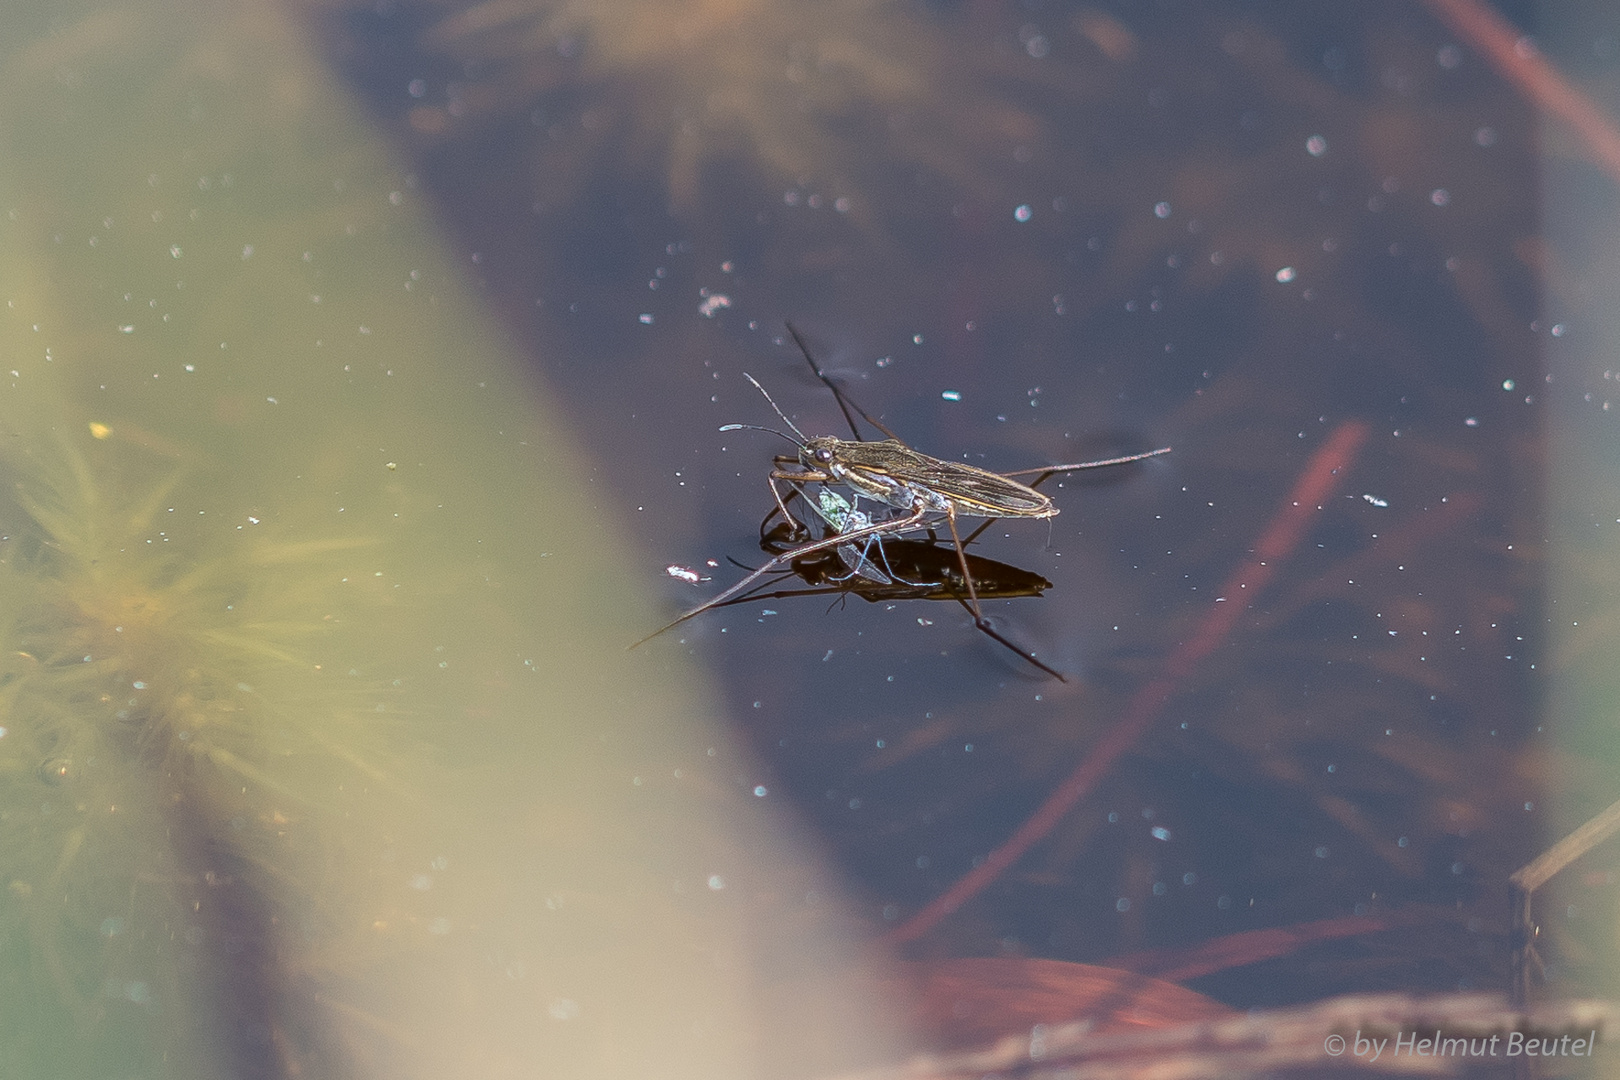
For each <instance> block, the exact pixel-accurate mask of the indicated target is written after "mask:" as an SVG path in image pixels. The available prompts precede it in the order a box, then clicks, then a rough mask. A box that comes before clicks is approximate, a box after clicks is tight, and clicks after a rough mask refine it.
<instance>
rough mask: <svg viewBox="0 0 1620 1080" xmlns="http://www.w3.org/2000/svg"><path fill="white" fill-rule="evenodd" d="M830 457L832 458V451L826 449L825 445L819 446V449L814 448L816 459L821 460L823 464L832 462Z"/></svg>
mask: <svg viewBox="0 0 1620 1080" xmlns="http://www.w3.org/2000/svg"><path fill="white" fill-rule="evenodd" d="M832 459H833V452H832V451H831V450H829V449H827V448H826V447H825V446H823V447H820V448H819V449H817V450H816V460H817V461H819V462H821V463H822V464H823V465H830V464H832Z"/></svg>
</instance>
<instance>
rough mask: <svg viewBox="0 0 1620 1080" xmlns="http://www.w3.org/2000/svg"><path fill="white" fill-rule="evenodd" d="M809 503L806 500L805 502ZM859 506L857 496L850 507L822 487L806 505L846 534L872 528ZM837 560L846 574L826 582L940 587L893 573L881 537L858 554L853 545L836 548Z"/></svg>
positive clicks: (874, 537) (869, 539) (869, 540)
mask: <svg viewBox="0 0 1620 1080" xmlns="http://www.w3.org/2000/svg"><path fill="white" fill-rule="evenodd" d="M808 501H809V500H808V499H807V500H806V502H808ZM859 503H860V497H859V496H857V497H856V499H855V501H854V503H851V502H850V500H848V499H846V498H844V497H843V496H842V495H840V494H839V493H838V492H836V491H834V490H833V489H832V488H829V487H824V488H822V489H821V490H820V491H818V492H816V501H815V502H813V503H809V505H810V507H811V509H813V510H815V512H816V513H817V514H819V515H820V516H821V520H823V521H825V522H826V523H827V524H828V525H829V526H831V527H832V529H833V530H834V531H835V532H839V533H845V534H848V533H852V532H854V531H855V530H857V529H864V528H866V527H868V526H869V525H871V524H872V515H870V514H868V513H867V512H866V511H865V510H860V509H857V507H858V505H859ZM790 520H791V519H790ZM792 527H793V528H794V529H798V528H802V526H800V525H799V524H798V523H797V522H793V526H792ZM874 548H876V549H877V558H876V559H874V558H873V557H872V551H873V549H874ZM838 558H839V561H840V562H841V563H843V565H844V567H845V568H846V569H847V570H848V573H845V574H843V575H841V576H832V577H829V578H828V580H829V581H848V580H850V579H851V578H855V577H860V578H862V579H863V580H866V581H870V582H872V583H873V584H874V585H892V584H895V583H896V582H898V583H899V584H901V585H909V586H912V587H913V588H932V587H937V586H938V585H939V584H940V583H939V582H937V581H927V582H925V581H907V580H906V579H905V578H903V577H901V576H900V575H899V574H897V573H895V571H894V567H892V566H890V565H889V557H888V553H887V552H885V551H884V548H883V537H882V536H879V535H876V534H874V535H872V536H868V537H867V538H866V541H865V543H863V544H862V545H861V546H860V549H859V550H857V549H856V547H855V545H854V544H853V543H848V544H839V545H838ZM879 562H882V564H883V565H882V566H881V567H880V566H878V563H879Z"/></svg>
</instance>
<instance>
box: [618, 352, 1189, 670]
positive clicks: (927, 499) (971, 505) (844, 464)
mask: <svg viewBox="0 0 1620 1080" xmlns="http://www.w3.org/2000/svg"><path fill="white" fill-rule="evenodd" d="M788 332H789V333H790V334H792V335H793V340H794V342H795V343H796V344H797V345H798V346H799V350H800V351H801V352H803V353H804V358H805V361H806V362H807V363H809V365H810V370H811V371H812V372H814V373H815V376H816V378H817V379H819V380H821V382H822V383H823V384H825V385H826V387H827V388H828V389H829V390H831V391H832V392H833V395H834V397H835V398H836V399H837V401H838V407H839V408H840V409H841V410H842V411H843V413H844V418H845V419H846V420H848V421H849V425H850V430H851V433H852V434H854V435H855V438H854V439H841V438H839V437H837V436H836V435H818V436H815V437H813V438H812V437H810V436H807V435H805V434H804V432H802V431H800V430H799V428H798V426H797V425H795V424H794V423H793V421H792V420H790V419H788V415H787V414H786V413H785V412H783V411H782V409H781V406H779V405H777V404H776V401H775V399H773V398H772V397H771V395H770V393H769V392H768V391H767V390H766V389H765V388H764V387H763V386H761V385H760V384H759V381H758V380H757V379H755V378H754V377H753V376H752V375H749V374H748V373H747V372H744V373H743V376H744V378H746V379H747V380H748V381H749V382H751V383H753V384H754V388H755V389H757V390H758V391H759V392H760V393H761V394H763V395H764V397H765V400H766V401H767V402H769V403H770V406H771V408H772V409H773V410H775V412H776V415H777V416H779V417H780V418H781V419H782V422H783V423H784V424H786V425H787V426H788V430H789V431H792V432H793V434H792V435H789V434H787V433H786V432H783V431H779V430H777V429H776V428H767V427H760V426H759V425H757V424H726V425H724V426H723V427H721V428H720V430H721V431H738V430H744V429H746V430H751V431H766V432H769V433H771V434H773V435H777V436H780V437H781V438H784V439H786V440H788V441H789V442H791V443H793V444H794V445H795V446H796V447H798V453H797V454H796V455H794V456H779V457H777V458H776V459H775V461H774V464H775V468H773V469H772V470H771V472H770V475H769V478H768V481H767V482H768V483H769V485H770V489H771V497H772V498H773V499H774V500H775V501H776V507H777V509H778V510H779V511H781V514H782V517H783V518H784V519H785V520H787V521H793V520H794V519H793V517H792V515H790V514H789V513H788V509H787V503H786V501H785V500H784V499H783V497H782V490H781V488H780V487H778V486H777V482H778V481H782V482H785V483H788V484H792V485H794V486H795V487H796V488H797V489H798V490H800V491H801V492H802V491H803V488H804V485H806V484H823V485H830V484H842V485H844V486H846V487H848V488H849V489H850V490H851V491H853V492H854V493H855V495H856V498H857V499H860V498H865V499H868V500H870V501H872V502H878V503H883V504H884V505H887V506H890V507H893V508H894V509H895V510H896V511H899V513H897V514H895V515H893V516H891V517H888V518H882V519H878V520H875V521H873V520H870V519H868V524H866V525H864V526H859V527H856V528H853V529H844V528H834V530H833V532H832V535H830V536H826V537H823V538H821V539H819V540H812V541H810V542H808V543H805V544H801V545H800V546H798V547H796V548H791V549H789V550H788V551H784V552H782V553H781V554H780V555H777V556H776V557H775V558H773V559H772V560H771V561H770V562H768V563H766V564H765V565H764V566H762V567H760V568H759V569H758V570H755V571H754V572H753V573H752V574H749V575H748V576H747V577H745V578H744V579H743V580H741V581H739V582H738V583H737V584H735V585H733V586H731V587H730V588H729V589H726V590H725V591H724V592H722V593H721V594H720V595H719V596H716V597H715V598H714V599H712V600H710V601H708V602H706V603H704V604H700V605H698V606H697V607H695V608H693V609H692V610H690V611H688V612H686V613H685V614H683V615H681V616H680V617H679V618H677V619H675V620H674V621H672V622H670V623H669V624H667V625H665V626H662V627H660V628H659V629H657V630H655V631H653V633H651V634H649V635H647V637H645V638H642V639H641V641H637V642H635V644H633V645H631V646H630V648H635V646H636V645H640V644H641V643H642V642H644V641H647V640H650V639H651V638H654V637H657V636H658V635H659V634H661V633H663V632H664V631H665V630H668V629H670V628H671V627H674V626H677V625H679V624H680V623H683V622H685V621H686V620H687V619H690V618H693V617H694V616H697V615H701V614H702V613H703V612H705V611H707V610H709V609H710V608H712V607H715V606H717V605H719V604H722V603H724V602H726V601H727V600H730V599H731V598H733V597H735V596H738V595H740V594H741V593H743V592H745V591H746V590H748V589H749V588H751V587H752V586H753V584H754V583H755V582H756V581H758V580H760V579H761V578H762V577H764V576H765V575H767V574H769V573H771V572H772V571H774V570H777V569H780V568H782V567H786V566H790V565H791V564H792V561H793V560H794V559H795V558H799V557H802V556H804V555H808V554H811V553H813V552H816V551H822V550H825V549H827V548H839V549H842V548H844V547H846V546H851V547H852V546H853V543H854V541H856V540H860V539H865V538H867V537H873V538H881V537H884V536H900V535H902V534H904V533H907V532H912V531H915V530H917V529H921V528H927V527H930V526H931V525H934V524H936V523H937V522H938V521H940V520H941V519H943V520H944V522H945V524H946V527H947V528H948V529H949V530H950V534H951V543H952V545H953V546H954V547H955V551H956V561H957V565H958V568H959V569H960V570H961V573H962V584H963V586H964V587H965V589H966V592H967V597H966V601H965V603H966V605H967V608H968V610H969V612H971V614H972V615H973V624H974V626H976V627H977V628H978V629H979V630H980V631H982V632H983V633H985V634H987V635H989V636H990V637H992V638H994V639H995V640H996V641H998V642H1000V643H1001V644H1003V645H1005V646H1006V647H1007V648H1009V649H1012V650H1013V651H1014V652H1016V653H1018V655H1020V656H1022V657H1023V658H1024V659H1025V660H1027V661H1028V662H1029V663H1031V664H1033V665H1034V666H1036V667H1038V668H1040V669H1041V670H1042V671H1044V672H1046V673H1047V674H1049V675H1051V676H1052V677H1053V678H1056V679H1058V680H1060V681H1066V680H1064V679H1063V676H1062V674H1060V673H1059V672H1058V671H1056V670H1055V669H1053V668H1052V667H1050V666H1048V665H1047V664H1045V663H1043V662H1042V661H1041V660H1040V659H1039V658H1037V657H1036V656H1035V654H1034V653H1031V652H1028V651H1027V650H1024V649H1021V648H1019V647H1018V646H1016V645H1014V644H1013V643H1012V642H1011V641H1009V640H1007V639H1006V638H1005V637H1003V636H1002V635H1001V634H1000V633H999V632H997V631H996V629H995V628H994V627H993V626H991V625H990V621H989V619H987V618H986V617H985V615H984V612H983V610H982V609H981V608H980V606H979V595H978V589H977V588H976V586H975V584H974V581H973V574H972V571H971V570H970V569H969V568H968V561H967V552H966V550H965V547H964V543H963V540H962V536H961V534H960V532H959V531H958V530H957V527H956V521H957V519H958V518H986V519H989V520H996V519H1000V518H1052V517H1055V516H1057V513H1058V507H1057V504H1055V503H1054V502H1053V501H1052V499H1051V497H1050V496H1047V495H1045V494H1043V493H1041V492H1039V491H1037V490H1035V485H1036V484H1040V483H1041V482H1042V481H1044V480H1045V479H1046V478H1047V477H1049V476H1053V475H1056V474H1057V473H1063V472H1076V471H1078V470H1081V469H1099V468H1103V467H1106V466H1109V465H1124V464H1126V463H1128V462H1132V461H1141V460H1142V459H1144V458H1150V457H1156V456H1157V455H1159V454H1167V453H1169V452H1170V447H1168V446H1166V447H1163V448H1161V449H1158V450H1149V451H1147V452H1145V453H1141V454H1127V455H1125V456H1123V457H1114V458H1105V459H1103V460H1100V461H1086V462H1080V463H1078V464H1073V465H1043V466H1038V467H1036V468H1032V469H1017V470H1014V471H1012V472H1008V473H994V472H991V471H989V470H988V469H981V468H979V467H978V466H976V465H968V464H965V463H963V462H959V461H945V460H943V459H941V458H936V457H933V456H931V455H928V454H924V453H922V452H921V451H919V450H914V449H912V448H911V447H910V446H907V445H906V444H905V443H904V442H903V441H902V440H901V439H900V437H899V436H897V435H896V434H895V433H894V432H892V431H890V430H889V429H888V428H887V427H885V426H884V425H883V424H882V423H880V422H879V421H877V420H876V419H874V418H873V417H872V416H871V415H869V414H868V413H867V412H866V411H865V410H864V409H861V408H859V407H858V406H856V407H855V411H856V412H858V413H860V415H861V417H862V418H864V419H865V420H866V421H867V423H869V424H871V425H872V426H873V427H875V428H877V429H878V430H879V431H881V432H882V433H883V434H884V435H886V436H887V438H884V439H879V440H874V441H865V440H862V439H861V438H860V431H859V429H858V428H857V427H856V424H855V418H854V416H853V415H852V414H851V412H850V407H851V404H852V403H851V402H850V401H849V399H848V397H847V395H845V394H844V392H843V391H842V390H841V389H839V387H838V386H837V384H835V383H834V382H833V381H832V379H830V378H828V376H827V375H826V374H825V373H824V372H823V371H822V370H821V367H820V365H818V364H817V363H816V361H815V358H814V357H813V356H812V355H811V354H810V349H809V347H808V346H807V345H806V344H805V341H804V338H803V337H801V336H800V334H799V332H798V330H796V329H795V328H794V327H793V325H792V324H789V325H788ZM795 465H797V466H798V468H797V469H796V470H791V471H790V468H785V467H784V466H787V467H791V466H795ZM1037 473H1038V474H1040V475H1039V476H1038V477H1037V479H1036V480H1035V481H1034V482H1033V483H1031V484H1024V483H1021V482H1019V481H1018V480H1015V479H1013V477H1016V476H1030V475H1034V474H1037ZM806 501H809V497H808V496H806ZM818 502H819V500H818ZM986 524H988V521H987V522H986ZM974 535H977V532H975V533H974V534H972V535H970V536H969V538H968V539H969V540H971V539H972V538H973V536H974Z"/></svg>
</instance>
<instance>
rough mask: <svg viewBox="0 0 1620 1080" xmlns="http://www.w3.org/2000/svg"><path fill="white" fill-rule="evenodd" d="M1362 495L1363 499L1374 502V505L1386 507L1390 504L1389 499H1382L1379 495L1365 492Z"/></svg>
mask: <svg viewBox="0 0 1620 1080" xmlns="http://www.w3.org/2000/svg"><path fill="white" fill-rule="evenodd" d="M1361 497H1362V498H1363V499H1366V500H1367V501H1368V502H1370V503H1372V504H1373V505H1374V506H1377V507H1385V506H1388V505H1389V500H1388V499H1380V498H1379V497H1378V496H1376V495H1373V494H1370V493H1369V494H1364V495H1362V496H1361Z"/></svg>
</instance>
